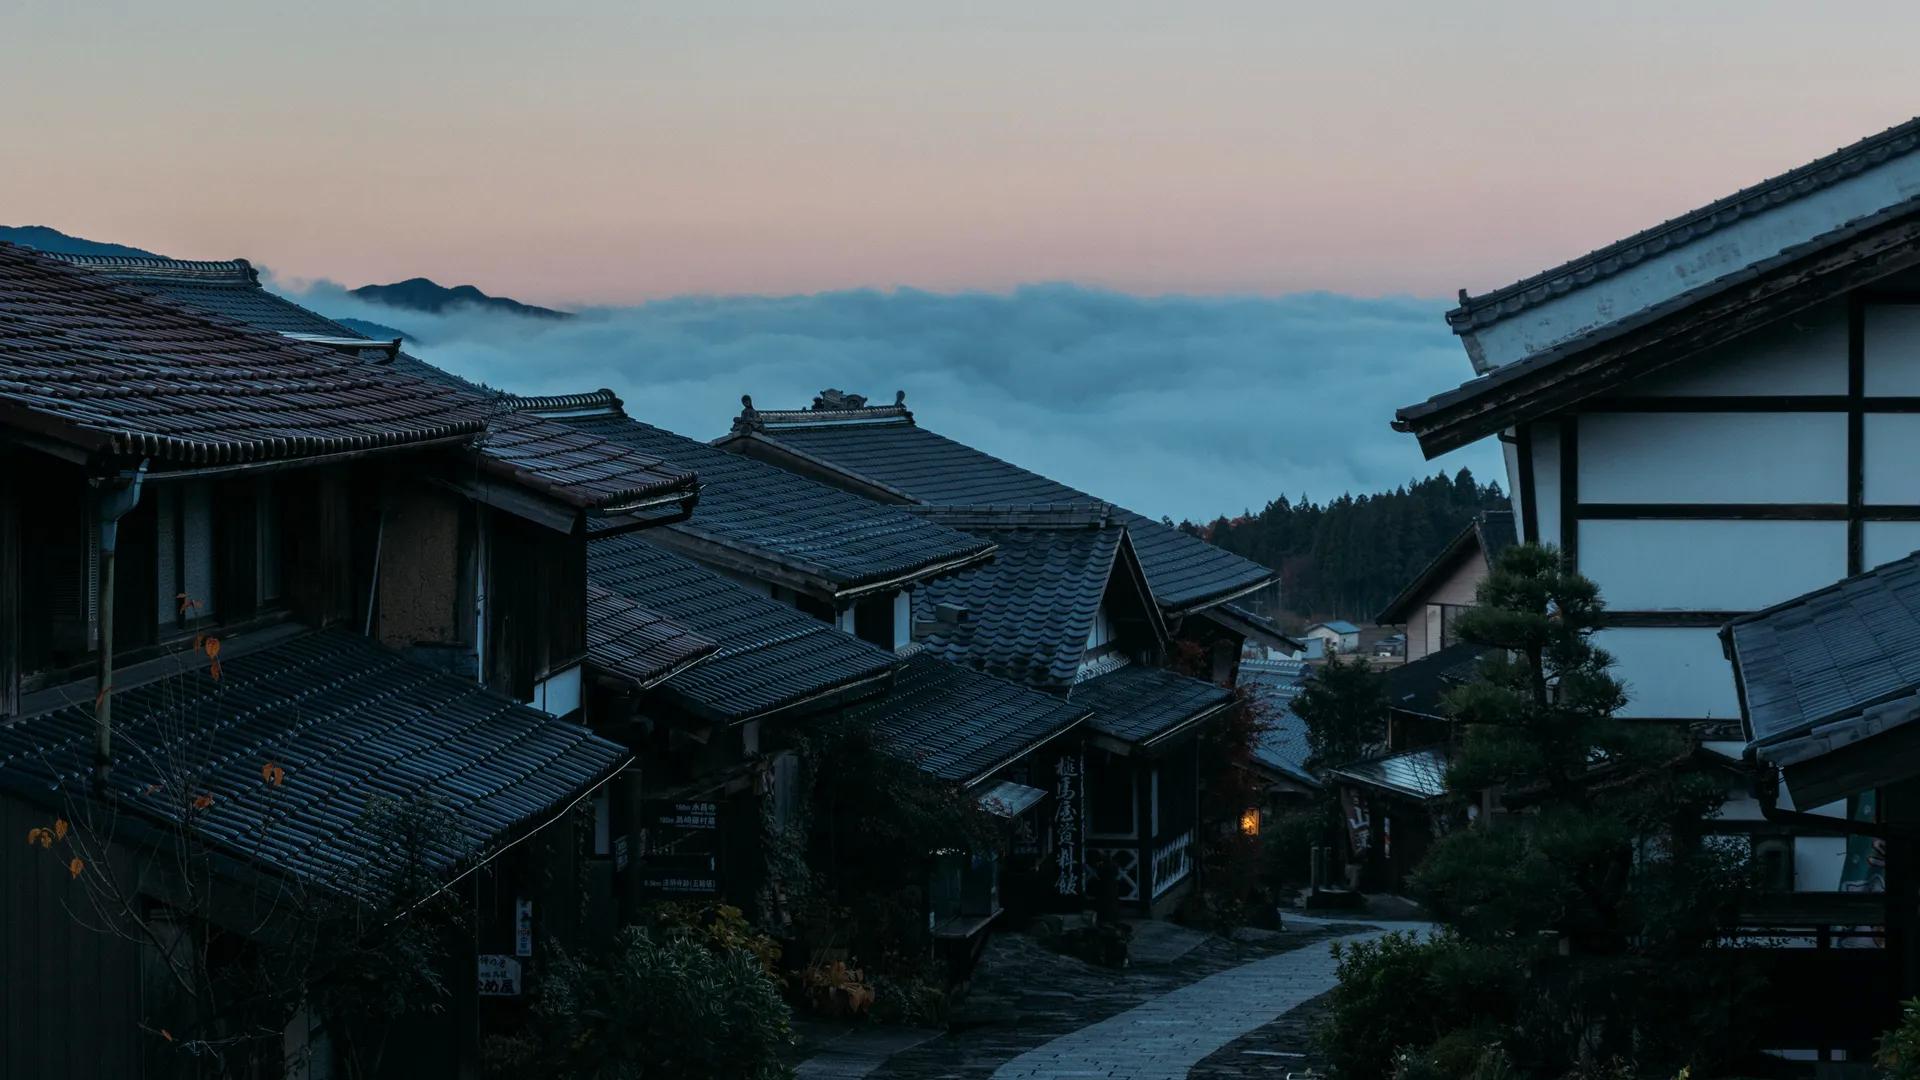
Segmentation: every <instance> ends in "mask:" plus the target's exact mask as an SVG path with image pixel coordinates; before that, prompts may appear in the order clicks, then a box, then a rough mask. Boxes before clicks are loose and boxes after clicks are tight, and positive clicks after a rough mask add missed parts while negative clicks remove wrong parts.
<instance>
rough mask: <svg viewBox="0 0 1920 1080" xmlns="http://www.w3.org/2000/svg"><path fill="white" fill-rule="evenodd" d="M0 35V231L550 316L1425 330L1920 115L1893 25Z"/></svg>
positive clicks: (212, 22)
mask: <svg viewBox="0 0 1920 1080" xmlns="http://www.w3.org/2000/svg"><path fill="white" fill-rule="evenodd" d="M81 9H84V10H81ZM710 9H712V10H722V11H725V12H726V14H725V15H711V14H705V13H704V12H707V11H708V10H710ZM1603 9H1604V10H1603ZM0 32H4V34H5V35H6V37H7V38H8V39H9V40H10V41H11V42H12V44H13V47H12V48H10V49H9V50H8V51H9V56H8V60H7V63H6V64H5V65H0V99H4V100H6V101H8V102H10V103H11V104H10V106H9V108H8V109H7V110H6V111H5V115H4V118H0V137H3V138H4V145H5V146H6V147H7V148H8V158H9V161H8V165H7V167H6V168H5V169H0V223H6V224H46V225H52V226H54V227H56V228H59V229H62V230H64V231H67V232H70V233H74V234H78V235H82V236H86V237H90V238H93V239H99V240H110V241H117V242H120V243H127V244H133V245H137V246H140V247H145V248H149V249H153V250H156V251H160V252H164V253H166V254H169V255H174V256H178V257H187V258H224V257H231V256H235V255H245V256H248V257H250V258H253V259H255V260H256V261H259V262H262V263H265V264H267V265H269V266H272V267H273V268H274V269H275V270H276V271H278V272H279V273H280V274H281V275H282V276H283V277H296V278H328V279H332V280H336V281H340V282H344V283H347V284H350V285H357V284H361V283H364V282H367V281H388V280H394V279H399V278H404V277H409V276H414V275H425V276H429V277H433V278H436V279H438V280H442V281H449V282H452V281H458V282H471V283H474V284H478V285H480V286H481V287H482V288H484V289H487V290H488V291H491V292H498V293H506V294H510V295H513V296H515V297H518V298H521V299H524V300H528V301H532V302H543V303H556V304H579V303H624V302H634V301H640V300H644V299H648V298H655V297H662V296H670V295H678V294H686V293H802V292H815V291H820V290H828V289H838V288H846V287H854V286H880V287H890V286H895V285H913V286H919V287H922V288H928V289H936V290H952V289H962V288H985V289H996V290H998V289H1005V288H1009V287H1011V286H1013V285H1016V284H1019V283H1022V282H1033V281H1054V280H1069V281H1075V282H1081V283H1086V284H1092V285H1099V286H1104V287H1108V288H1114V289H1119V290H1125V291H1130V292H1139V293H1163V292H1179V293H1201V294H1205V293H1255V294H1279V293H1288V292H1295V291H1301V290H1314V289H1326V290H1334V291H1340V292H1347V293H1355V294H1360V295H1380V294H1387V293H1413V294H1417V295H1422V296H1441V295H1451V293H1452V292H1453V290H1454V289H1456V288H1458V287H1460V286H1462V285H1464V286H1467V287H1469V288H1471V289H1473V290H1475V291H1479V290H1483V289H1487V288H1491V287H1494V286H1498V285H1501V284H1504V283H1505V282H1507V281H1509V280H1512V279H1514V278H1516V277H1518V276H1521V275H1524V274H1526V273H1530V272H1532V271H1534V270H1537V269H1540V268H1542V267H1544V266H1546V265H1549V264H1551V263H1554V262H1557V261H1560V260H1562V259H1564V258H1567V257H1570V256H1572V255H1576V254H1579V253H1581V252H1584V251H1586V250H1588V249H1589V248H1592V247H1595V246H1597V245H1600V244H1603V243H1605V242H1608V241H1610V240H1613V239H1616V238H1618V237H1619V236H1622V235H1624V234H1626V233H1630V232H1633V231H1635V230H1637V229H1640V228H1642V227H1645V226H1647V225H1649V224H1652V223H1654V222H1656V221H1658V220H1660V219H1662V218H1665V217H1668V216H1671V215H1673V214H1675V213H1679V212H1681V211H1684V210H1686V209H1689V208H1691V207H1692V206H1694V205H1697V204H1699V203H1701V202H1704V201H1707V200H1710V199H1712V198H1714V197H1717V196H1719V195H1722V194H1725V193H1727V192H1729V191H1731V190H1733V189H1734V188H1736V187H1739V186H1743V185H1745V184H1748V183H1752V182H1754V181H1757V180H1759V179H1762V178H1763V177H1765V176H1768V175H1770V174H1772V173H1775V172H1778V171H1780V170H1782V169H1785V168H1788V167H1790V166H1792V165H1795V164H1798V163H1800V162H1803V161H1805V160H1808V159H1810V158H1812V157H1815V156H1817V155H1819V154H1821V153H1823V152H1826V151H1828V150H1831V149H1832V148H1834V147H1835V146H1838V145H1840V144H1842V143H1845V142H1850V141H1852V140H1853V139H1855V138H1858V137H1860V136H1863V135H1866V134H1868V133H1871V132H1873V131H1877V130H1880V129H1881V128H1884V127H1886V126H1888V125H1890V124H1893V123H1895V122H1898V121H1900V120H1903V119H1906V118H1907V117H1908V116H1910V115H1912V114H1913V113H1915V112H1916V111H1920V98H1916V97H1915V96H1914V95H1913V93H1912V81H1911V74H1910V55H1909V54H1910V51H1911V42H1912V41H1913V40H1915V38H1916V32H1920V8H1915V7H1914V6H1913V5H1910V4H1905V5H1903V4H1881V3H1859V4H1848V5H1845V6H1844V7H1832V6H1827V5H1808V4H1794V5H1789V4H1784V3H1738V4H1735V3H1717V2H1715V3H1683V4H1675V3H1662V4H1650V3H1648V4H1642V3H1625V4H1610V5H1587V4H1580V5H1574V4H1562V3H1539V2H1537V0H1536V2H1533V3H1497V4H1496V3H1448V4H1429V3H1411V2H1394V3H1380V4H1372V5H1364V6H1362V5H1337V6H1330V5H1313V6H1306V5H1295V4H1287V3H1274V2H1266V3H1191V4H1178V5H1175V4H1165V3H1153V4H1135V3H1125V2H1113V0H1108V2H1100V3H1095V2H1092V0H1059V2H1051V3H1050V2H1044V0H1043V2H1034V0H1028V2H1025V3H1020V4H998V3H987V4H977V5H953V4H930V3H926V4H923V3H905V2H895V3H874V4H801V3H790V4H771V3H763V2H757V0H741V2H734V3H726V4H692V3H687V4H659V3H605V4H600V3H567V4H559V3H555V4H541V5H534V4H517V5H501V4H492V3H473V4H465V5H459V6H457V7H454V6H447V5H438V6H428V5H419V4H405V3H400V4H366V3H357V2H356V3H328V4H313V5H305V6H303V7H302V8H300V9H299V10H298V11H269V10H266V6H265V5H260V6H255V5H242V4H225V3H221V4H215V3H203V2H191V3H183V4H169V5H135V4H131V3H115V4H99V5H93V4H87V5H82V4H56V3H47V2H42V0H26V3H25V5H24V7H23V6H22V5H10V6H9V10H8V11H7V12H6V13H5V14H0Z"/></svg>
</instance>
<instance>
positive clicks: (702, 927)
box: [646, 903, 780, 979]
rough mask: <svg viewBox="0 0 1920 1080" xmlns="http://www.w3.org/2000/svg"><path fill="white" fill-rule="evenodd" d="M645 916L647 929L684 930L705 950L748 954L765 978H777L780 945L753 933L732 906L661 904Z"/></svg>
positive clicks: (744, 916) (738, 911) (754, 930)
mask: <svg viewBox="0 0 1920 1080" xmlns="http://www.w3.org/2000/svg"><path fill="white" fill-rule="evenodd" d="M647 915H648V918H647V920H646V921H647V924H648V925H649V926H651V927H656V928H659V929H661V930H666V931H674V930H685V931H687V932H688V933H689V934H691V935H693V936H694V937H695V938H696V939H698V940H699V941H700V942H701V943H702V944H704V945H706V946H707V948H709V949H714V950H716V951H719V952H727V951H730V950H733V949H739V950H741V951H743V952H748V953H752V954H753V956H754V958H755V959H756V960H759V961H760V966H761V968H762V969H764V970H765V971H766V973H767V974H768V975H769V976H771V977H773V978H775V979H778V978H779V977H780V943H779V942H777V941H775V940H773V938H772V937H770V936H768V935H767V934H764V933H762V932H760V931H759V930H757V929H755V928H754V926H753V924H752V923H750V922H748V921H747V917H746V915H745V914H744V913H742V912H741V910H740V909H739V908H737V907H734V906H733V905H732V904H719V903H705V904H691V903H688V904H676V903H663V904H656V905H654V907H653V908H652V909H651V910H649V911H648V913H647Z"/></svg>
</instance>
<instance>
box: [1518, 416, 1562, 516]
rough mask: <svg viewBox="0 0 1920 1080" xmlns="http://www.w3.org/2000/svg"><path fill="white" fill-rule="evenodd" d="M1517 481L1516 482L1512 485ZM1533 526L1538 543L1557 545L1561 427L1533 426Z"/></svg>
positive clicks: (1554, 425)
mask: <svg viewBox="0 0 1920 1080" xmlns="http://www.w3.org/2000/svg"><path fill="white" fill-rule="evenodd" d="M1518 482H1519V481H1518V480H1516V481H1515V483H1518ZM1533 486H1534V491H1535V494H1536V498H1535V499H1534V510H1533V514H1534V523H1535V524H1536V525H1537V526H1539V529H1540V542H1541V543H1543V544H1554V545H1558V544H1559V543H1560V425H1558V424H1535V425H1533Z"/></svg>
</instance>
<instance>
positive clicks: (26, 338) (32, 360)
mask: <svg viewBox="0 0 1920 1080" xmlns="http://www.w3.org/2000/svg"><path fill="white" fill-rule="evenodd" d="M486 412H487V410H486V408H485V406H484V404H483V403H480V402H477V401H475V400H474V399H472V398H471V397H469V396H467V395H463V394H457V393H455V392H453V391H451V390H449V389H447V388H445V387H440V386H436V385H433V384H430V383H425V382H422V381H420V380H417V379H411V378H408V377H406V376H404V375H399V374H396V373H394V372H390V371H383V370H380V369H378V368H373V367H370V366H368V365H366V364H362V363H359V362H358V361H357V360H355V359H353V358H351V357H346V356H342V355H340V354H338V353H334V352H331V351H329V350H327V349H324V348H321V347H318V346H312V345H303V344H298V343H295V342H292V341H289V340H287V339H285V338H281V337H278V336H274V335H267V334H259V333H252V332H249V331H248V330H247V329H245V328H243V327H241V326H240V325H239V324H236V323H232V322H229V321H227V320H225V319H221V318H218V317H210V316H206V315H202V314H199V313H197V312H194V311H192V310H189V309H185V308H178V307H174V306H172V305H169V304H166V303H161V302H158V301H156V300H154V299H152V298H151V297H149V296H147V295H146V294H143V293H141V292H138V291H136V290H134V289H130V288H127V287H124V286H121V285H118V284H116V283H114V282H112V281H110V280H108V279H106V278H104V277H101V276H99V275H96V274H92V273H88V272H86V271H84V270H79V269H76V268H74V267H72V266H69V265H68V264H66V263H64V262H61V261H60V260H58V259H54V258H51V257H49V256H45V255H41V254H38V253H36V252H32V251H29V250H27V249H25V248H21V247H16V246H13V245H11V244H0V418H4V420H5V422H6V423H8V424H9V425H11V426H14V427H18V428H24V429H26V430H32V431H36V432H38V433H39V434H41V435H43V436H45V437H47V438H50V439H54V440H56V441H59V442H62V443H67V444H70V445H73V446H75V447H77V448H79V449H81V450H82V451H85V452H110V453H116V454H125V455H130V456H145V457H151V458H154V459H157V460H156V465H158V466H165V465H168V464H179V465H225V464H236V463H250V462H260V461H272V460H287V459H296V458H303V457H312V456H318V455H323V454H330V453H339V452H344V451H362V450H375V449H383V448H390V447H401V446H409V445H420V444H427V443H434V442H442V441H458V440H463V439H466V438H469V437H471V436H472V435H474V434H475V433H477V432H478V431H479V430H480V429H481V428H482V427H483V426H484V423H485V420H486Z"/></svg>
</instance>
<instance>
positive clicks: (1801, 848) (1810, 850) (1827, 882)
mask: <svg viewBox="0 0 1920 1080" xmlns="http://www.w3.org/2000/svg"><path fill="white" fill-rule="evenodd" d="M1846 863H1847V838H1846V837H1844V836H1796V837H1794V838H1793V888H1794V891H1795V892H1836V891H1838V890H1839V888H1840V871H1841V870H1842V869H1843V868H1844V867H1845V866H1846Z"/></svg>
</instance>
